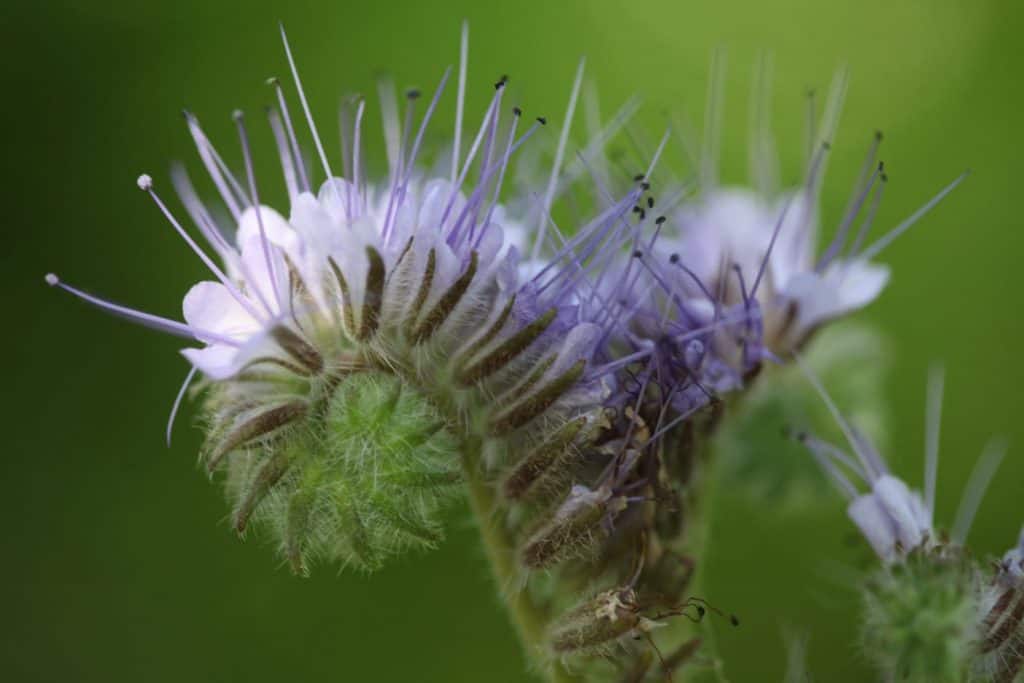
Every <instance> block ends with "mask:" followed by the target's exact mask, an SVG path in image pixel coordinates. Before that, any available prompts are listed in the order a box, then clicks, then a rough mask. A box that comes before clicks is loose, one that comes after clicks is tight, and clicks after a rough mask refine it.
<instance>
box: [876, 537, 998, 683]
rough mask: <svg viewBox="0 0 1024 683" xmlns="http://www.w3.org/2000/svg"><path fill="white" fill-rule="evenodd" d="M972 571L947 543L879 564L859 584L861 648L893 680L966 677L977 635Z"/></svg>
mask: <svg viewBox="0 0 1024 683" xmlns="http://www.w3.org/2000/svg"><path fill="white" fill-rule="evenodd" d="M976 582H977V579H976V572H975V571H974V568H973V566H972V565H971V564H970V562H969V561H968V560H967V559H966V558H965V557H963V556H962V555H961V554H960V553H958V552H952V551H949V549H948V548H946V549H945V550H944V549H943V548H937V549H935V550H931V551H923V550H922V551H917V552H913V553H911V554H910V555H909V556H908V557H907V560H906V562H904V563H900V564H896V565H893V566H891V567H887V568H883V569H879V570H878V571H876V572H875V573H874V574H873V575H872V576H871V577H870V579H869V580H868V581H867V583H866V585H865V590H864V624H863V634H862V638H863V646H864V652H865V653H866V655H867V656H868V658H869V659H871V660H872V661H873V663H874V664H875V665H876V666H877V667H878V668H879V669H880V670H881V671H882V672H884V673H886V674H887V675H888V676H891V677H892V678H893V680H900V681H907V682H908V683H945V682H947V681H948V682H949V683H954V682H959V681H963V680H967V675H968V671H969V670H970V668H971V666H970V665H971V661H970V660H971V658H972V656H973V643H974V641H975V640H976V625H977V623H978V607H977V600H976V596H977V594H978V591H977V589H976Z"/></svg>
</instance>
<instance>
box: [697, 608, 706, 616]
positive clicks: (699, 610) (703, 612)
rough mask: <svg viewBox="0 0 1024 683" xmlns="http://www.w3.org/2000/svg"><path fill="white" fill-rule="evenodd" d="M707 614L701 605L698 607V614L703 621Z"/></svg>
mask: <svg viewBox="0 0 1024 683" xmlns="http://www.w3.org/2000/svg"><path fill="white" fill-rule="evenodd" d="M705 612H706V610H705V609H704V608H703V607H701V606H700V605H697V614H699V615H700V618H701V619H703V618H704V614H705Z"/></svg>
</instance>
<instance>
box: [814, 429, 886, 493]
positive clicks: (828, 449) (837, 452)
mask: <svg viewBox="0 0 1024 683" xmlns="http://www.w3.org/2000/svg"><path fill="white" fill-rule="evenodd" d="M800 440H801V441H803V442H804V443H805V444H807V445H809V446H810V445H813V446H814V447H815V448H818V449H820V451H821V452H822V453H823V454H824V455H827V456H828V457H829V458H830V459H831V460H832V461H833V463H834V464H835V463H838V464H840V465H842V466H843V467H845V468H847V469H848V470H850V471H851V472H853V473H854V474H856V475H857V477H859V478H860V479H861V480H862V481H863V482H864V483H865V484H868V485H870V484H871V479H870V477H869V476H868V474H867V473H866V472H864V470H863V469H862V468H861V466H860V464H859V463H858V462H856V461H855V460H854V459H853V458H851V457H850V456H849V455H847V454H846V451H844V450H843V449H841V448H839V447H838V446H835V445H833V444H831V443H829V442H827V441H823V440H821V439H819V438H817V437H816V436H814V435H812V434H804V435H802V438H801V439H800Z"/></svg>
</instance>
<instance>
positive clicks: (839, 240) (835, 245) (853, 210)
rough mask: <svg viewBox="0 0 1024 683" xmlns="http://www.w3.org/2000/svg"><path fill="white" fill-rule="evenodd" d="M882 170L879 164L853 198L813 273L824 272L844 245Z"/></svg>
mask: <svg viewBox="0 0 1024 683" xmlns="http://www.w3.org/2000/svg"><path fill="white" fill-rule="evenodd" d="M882 170H883V166H882V164H881V163H880V164H878V166H877V167H876V168H875V172H874V173H872V174H871V176H870V178H869V179H868V182H867V184H865V185H864V189H863V190H862V191H861V192H860V194H859V195H858V196H857V197H855V198H854V201H853V203H852V204H851V206H850V207H849V208H848V209H847V211H846V215H845V216H843V221H842V222H841V223H840V224H839V229H838V230H836V235H835V237H834V238H832V242H831V243H830V244H829V245H828V249H826V250H825V253H824V254H822V255H821V258H819V259H818V263H817V264H816V265H815V266H814V271H815V272H816V273H819V274H820V273H821V272H822V271H824V270H825V268H826V266H828V264H829V263H831V262H832V259H834V258H835V256H836V254H838V253H839V252H840V250H842V248H843V246H844V245H845V244H846V237H847V235H848V234H849V232H850V226H851V225H853V221H854V219H855V218H856V217H857V214H859V213H860V210H861V208H862V207H863V206H864V201H865V200H866V199H867V197H868V195H869V194H870V193H871V190H872V188H873V187H874V185H875V181H876V180H877V179H878V177H879V175H881V173H882Z"/></svg>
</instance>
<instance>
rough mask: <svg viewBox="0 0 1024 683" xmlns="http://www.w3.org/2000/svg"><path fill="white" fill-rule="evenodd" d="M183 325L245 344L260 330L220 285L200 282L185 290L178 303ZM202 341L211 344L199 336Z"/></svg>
mask: <svg viewBox="0 0 1024 683" xmlns="http://www.w3.org/2000/svg"><path fill="white" fill-rule="evenodd" d="M181 308H182V313H183V315H184V317H185V322H187V323H188V324H189V325H190V326H192V327H194V328H196V329H197V330H205V331H207V332H215V333H217V334H218V335H222V336H225V337H231V338H233V339H238V340H239V341H244V340H245V339H248V338H249V337H250V336H251V335H253V334H255V333H256V332H258V331H259V329H260V323H259V321H257V320H256V319H254V318H253V317H252V315H250V314H249V312H248V311H247V310H245V308H244V307H243V306H242V305H241V304H240V303H239V302H238V300H237V299H235V297H234V296H233V295H232V294H231V292H230V291H229V290H228V288H227V287H225V286H224V285H222V284H221V283H219V282H200V283H197V284H196V285H193V287H192V288H191V289H190V290H188V293H187V294H186V295H185V299H184V301H182V304H181ZM196 336H197V337H198V338H199V339H202V340H203V341H206V342H210V341H213V340H211V339H209V338H206V337H204V336H203V335H202V334H201V333H200V334H197V335H196Z"/></svg>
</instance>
